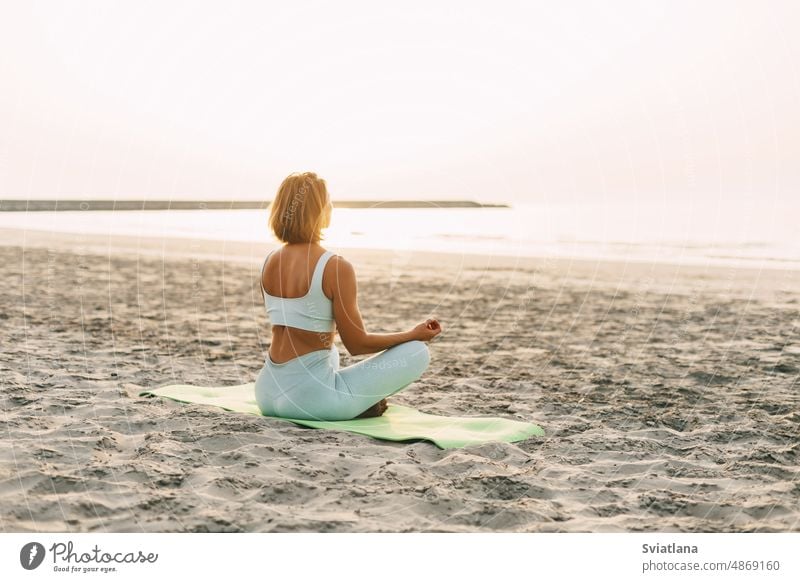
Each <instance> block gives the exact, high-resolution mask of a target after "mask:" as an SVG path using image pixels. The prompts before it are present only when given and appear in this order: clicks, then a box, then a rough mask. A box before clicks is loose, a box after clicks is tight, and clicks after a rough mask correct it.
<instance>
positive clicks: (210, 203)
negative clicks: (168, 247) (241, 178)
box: [0, 198, 510, 212]
mask: <svg viewBox="0 0 800 582" xmlns="http://www.w3.org/2000/svg"><path fill="white" fill-rule="evenodd" d="M271 203H272V200H268V201H263V200H168V199H167V200H128V199H126V200H113V199H78V198H68V199H65V200H59V199H33V200H29V199H24V198H11V199H3V200H0V212H4V211H5V212H22V211H26V212H38V211H45V212H46V211H51V212H53V211H55V212H58V211H74V210H265V209H266V208H267V207H268V206H269V205H270V204H271ZM333 207H334V208H510V205H508V204H503V203H481V202H475V201H473V200H339V201H336V200H334V201H333Z"/></svg>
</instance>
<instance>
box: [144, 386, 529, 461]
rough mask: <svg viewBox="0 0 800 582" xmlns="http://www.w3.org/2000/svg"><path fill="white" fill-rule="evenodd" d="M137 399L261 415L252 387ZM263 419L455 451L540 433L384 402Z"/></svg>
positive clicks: (159, 391)
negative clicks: (379, 407) (364, 408)
mask: <svg viewBox="0 0 800 582" xmlns="http://www.w3.org/2000/svg"><path fill="white" fill-rule="evenodd" d="M139 395H140V396H162V397H164V398H170V399H172V400H177V401H178V402H189V403H194V404H208V405H211V406H217V407H219V408H222V409H224V410H231V411H233V412H244V413H247V414H256V415H258V416H263V415H262V414H261V411H260V410H259V409H258V405H257V404H256V400H255V384H253V383H250V384H241V385H239V386H215V387H203V386H190V385H188V384H176V385H172V386H162V387H161V388H154V389H152V390H145V391H144V392H140V393H139ZM265 418H279V419H280V420H286V421H289V422H293V423H295V424H299V425H302V426H308V427H312V428H328V429H331V430H344V431H348V432H354V433H358V434H363V435H367V436H370V437H373V438H376V439H383V440H389V441H405V440H412V439H415V440H418V439H424V440H429V441H431V442H433V443H434V444H435V445H437V446H438V447H439V448H442V449H455V448H459V447H465V446H467V445H475V444H481V443H486V442H492V441H503V442H508V443H513V442H517V441H521V440H524V439H526V438H529V437H532V436H543V435H544V431H543V430H542V429H541V428H540V427H538V426H536V425H535V424H531V423H529V422H521V421H519V420H510V419H507V418H489V417H480V416H437V415H435V414H426V413H424V412H420V411H418V410H415V409H413V408H409V407H408V406H401V405H399V404H389V406H388V408H387V409H386V412H384V413H383V414H382V415H381V416H378V417H375V418H362V419H358V420H339V421H328V420H302V419H296V418H280V417H277V416H269V417H265Z"/></svg>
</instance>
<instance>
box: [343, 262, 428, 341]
mask: <svg viewBox="0 0 800 582" xmlns="http://www.w3.org/2000/svg"><path fill="white" fill-rule="evenodd" d="M334 261H335V263H334V265H335V266H334V273H335V275H334V276H333V317H334V319H335V320H336V327H337V328H338V330H339V337H341V338H342V343H343V344H344V347H345V348H347V351H348V352H350V354H351V355H353V356H358V355H362V354H374V353H376V352H380V351H382V350H385V349H387V348H390V347H392V346H395V345H397V344H401V343H403V342H407V341H411V340H422V341H427V340H428V339H431V337H433V336H435V335H436V334H438V333H439V331H440V329H441V328H439V326H438V322H437V324H436V328H438V331H435V333H434V331H430V332H429V333H424V332H423V331H422V330H421V329H420V326H422V325H424V324H420V325H418V326H416V327H414V328H413V329H410V330H409V331H402V332H399V333H368V332H367V330H366V329H365V328H364V322H363V321H362V319H361V312H360V311H359V309H358V283H357V282H356V273H355V269H353V265H351V264H350V263H349V262H348V261H346V260H345V259H343V258H342V257H340V256H335V257H332V258H331V262H334ZM431 334H432V335H431ZM428 336H430V337H428Z"/></svg>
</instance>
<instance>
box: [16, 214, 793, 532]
mask: <svg viewBox="0 0 800 582" xmlns="http://www.w3.org/2000/svg"><path fill="white" fill-rule="evenodd" d="M267 250H269V249H268V248H264V247H263V246H258V245H246V244H232V243H223V242H209V241H206V242H204V241H178V240H160V239H131V238H109V237H101V236H88V235H67V234H54V233H39V232H22V231H13V230H4V231H0V265H1V266H0V276H2V281H3V283H2V286H0V294H1V296H0V306H2V308H1V309H0V323H1V324H2V330H3V332H2V346H1V347H0V353H2V358H0V366H1V367H2V368H1V370H0V373H1V374H2V376H0V377H2V391H1V392H0V398H2V409H3V415H2V417H0V423H2V435H3V440H4V446H3V447H2V449H0V506H2V508H3V511H2V512H1V513H0V530H2V531H4V532H55V531H58V532H88V531H99V532H167V531H169V532H202V531H214V532H221V531H237V532H266V531H275V532H286V531H305V532H323V531H344V532H379V531H380V532H383V531H392V532H395V531H400V532H406V531H439V532H441V531H447V532H461V531H483V532H489V531H514V532H521V531H528V532H599V531H606V532H619V531H661V532H672V531H685V532H753V531H762V532H767V531H782V532H785V531H800V511H799V510H798V508H799V507H800V504H798V499H800V481H798V476H799V470H798V451H799V450H800V385H799V384H800V383H799V382H798V380H799V378H800V339H799V338H800V335H799V332H800V302H799V300H800V293H798V290H799V289H798V288H800V273H797V272H792V271H777V270H763V271H758V270H748V269H734V268H719V267H717V268H705V267H686V266H683V267H679V266H674V265H664V264H661V265H654V264H649V263H642V264H625V263H601V262H592V261H580V262H579V261H568V260H546V259H530V258H516V257H506V258H503V257H490V256H477V255H476V256H466V255H465V256H461V255H444V254H433V253H418V252H405V251H404V252H391V251H365V250H359V251H356V250H352V251H351V250H348V251H344V250H340V251H339V252H340V254H342V255H344V256H345V257H346V258H348V259H349V260H351V262H353V263H354V265H355V266H356V270H357V274H358V278H359V293H360V306H361V310H362V313H363V316H364V321H365V323H366V325H367V327H368V329H369V330H370V331H373V332H391V331H400V330H404V329H407V328H410V327H411V326H412V325H414V324H416V323H418V322H419V321H422V320H423V319H425V318H426V317H429V316H431V315H435V316H437V317H439V318H440V320H441V322H442V324H443V328H444V333H443V334H442V335H441V336H440V337H439V338H437V339H436V340H435V341H433V342H432V343H431V344H430V348H431V355H432V359H431V365H430V367H429V369H428V371H427V372H426V373H425V374H424V376H423V377H422V378H421V379H420V381H419V382H416V383H414V384H412V385H411V386H409V387H408V388H407V389H405V390H404V391H403V392H401V393H399V394H398V395H396V396H394V397H392V398H391V399H390V402H396V403H398V404H403V405H408V406H413V407H415V408H418V409H420V410H422V411H424V412H431V413H436V414H443V415H487V416H501V417H506V418H515V419H522V420H527V421H531V422H534V423H536V424H538V425H540V426H542V427H543V428H544V429H545V431H546V436H545V437H533V438H530V439H528V440H525V441H521V442H518V443H513V444H508V443H488V444H484V445H480V446H471V447H467V448H463V449H452V450H441V449H438V448H437V447H436V446H434V445H433V444H431V443H428V442H413V443H396V442H386V441H378V440H374V439H370V438H368V437H364V436H359V435H355V434H349V433H344V432H334V431H325V430H314V429H308V428H303V427H299V426H296V425H293V424H291V423H288V422H285V421H280V420H275V419H268V418H259V417H256V416H250V415H243V414H236V413H230V412H225V411H222V410H219V409H214V408H209V407H204V406H199V405H187V404H181V403H177V402H173V401H170V400H165V399H160V398H142V397H139V396H138V393H139V392H140V391H141V390H143V389H146V388H151V387H154V386H160V385H164V384H170V383H192V384H199V385H228V384H241V383H245V382H252V381H253V380H254V379H255V376H256V374H257V373H258V370H259V369H260V367H261V365H262V364H263V360H264V357H265V354H266V350H267V349H268V346H269V339H270V338H269V327H268V320H267V318H266V314H265V312H264V309H263V305H262V303H261V297H260V295H259V288H258V279H257V277H258V272H259V268H260V266H261V261H262V260H263V257H264V255H265V254H266V251H267ZM333 250H337V249H333ZM337 341H338V346H339V349H340V351H341V352H342V354H343V358H342V365H343V366H346V365H348V364H350V363H352V362H355V361H357V360H358V359H360V358H353V357H350V356H349V355H347V353H346V350H345V349H344V347H343V346H342V344H341V342H340V341H339V340H338V339H337Z"/></svg>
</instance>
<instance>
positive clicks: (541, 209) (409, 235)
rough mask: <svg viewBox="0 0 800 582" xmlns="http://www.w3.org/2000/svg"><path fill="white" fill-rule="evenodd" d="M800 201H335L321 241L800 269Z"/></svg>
mask: <svg viewBox="0 0 800 582" xmlns="http://www.w3.org/2000/svg"><path fill="white" fill-rule="evenodd" d="M798 217H800V213H798V207H794V208H785V207H781V206H777V205H770V204H765V203H763V202H758V201H755V200H754V201H752V202H751V203H738V204H736V205H730V204H723V203H717V204H713V203H688V204H687V203H681V204H670V203H667V202H662V203H638V204H608V203H524V204H513V205H511V206H510V207H507V208H504V207H488V208H439V207H435V206H429V207H423V208H381V207H376V208H335V201H334V211H333V217H332V221H331V226H330V227H329V228H328V229H326V230H325V232H324V235H325V238H324V241H323V243H322V244H323V246H325V247H326V248H329V249H332V250H338V249H346V248H374V249H390V250H395V251H401V252H402V251H439V252H447V253H456V254H462V253H469V254H491V255H504V256H524V257H554V258H574V259H592V260H612V261H631V262H634V261H636V262H668V263H679V264H695V265H698V264H699V265H723V266H745V267H753V268H757V269H758V268H763V269H799V268H800V237H798V226H797V224H798V220H797V219H798ZM0 228H14V229H19V230H46V231H55V232H73V233H74V232H82V233H87V234H101V235H109V236H113V235H125V236H133V237H175V238H189V239H213V240H227V241H255V242H263V243H264V244H265V245H266V246H270V245H274V244H276V242H277V241H276V240H275V239H274V238H273V236H272V234H271V233H270V231H269V227H268V210H266V209H264V210H210V209H209V210H147V211H135V210H125V211H102V210H88V211H59V212H42V211H39V212H0Z"/></svg>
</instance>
